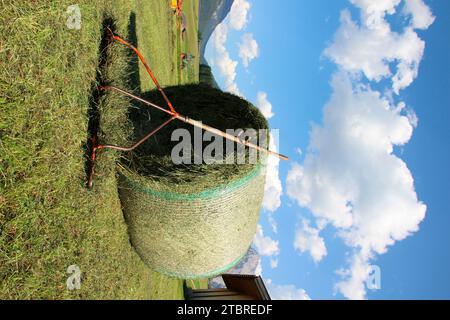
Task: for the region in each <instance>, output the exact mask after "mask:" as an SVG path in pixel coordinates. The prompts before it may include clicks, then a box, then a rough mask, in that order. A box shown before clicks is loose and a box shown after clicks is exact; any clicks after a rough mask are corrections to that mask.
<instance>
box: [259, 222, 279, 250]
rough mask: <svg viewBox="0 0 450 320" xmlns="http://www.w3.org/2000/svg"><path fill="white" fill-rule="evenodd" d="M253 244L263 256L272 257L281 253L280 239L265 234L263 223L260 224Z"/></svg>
mask: <svg viewBox="0 0 450 320" xmlns="http://www.w3.org/2000/svg"><path fill="white" fill-rule="evenodd" d="M253 244H254V245H255V248H256V250H257V251H258V253H259V254H260V255H261V256H266V257H272V256H277V255H278V254H279V253H280V247H279V243H278V241H275V240H273V239H272V238H270V237H269V236H265V235H264V230H263V228H262V226H261V225H258V228H257V230H256V235H255V238H254V239H253Z"/></svg>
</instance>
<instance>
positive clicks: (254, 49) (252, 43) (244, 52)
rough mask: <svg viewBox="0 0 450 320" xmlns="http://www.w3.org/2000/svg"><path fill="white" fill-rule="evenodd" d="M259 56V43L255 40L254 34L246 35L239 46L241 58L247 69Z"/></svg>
mask: <svg viewBox="0 0 450 320" xmlns="http://www.w3.org/2000/svg"><path fill="white" fill-rule="evenodd" d="M258 55H259V46H258V42H256V40H255V39H254V38H253V34H251V33H245V34H244V35H243V36H242V38H241V43H240V44H239V57H240V58H241V59H242V64H243V65H244V67H245V68H248V65H249V64H250V62H251V61H252V60H253V59H256V58H257V57H258Z"/></svg>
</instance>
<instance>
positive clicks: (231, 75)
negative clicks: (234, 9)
mask: <svg viewBox="0 0 450 320" xmlns="http://www.w3.org/2000/svg"><path fill="white" fill-rule="evenodd" d="M227 38H228V26H227V25H226V24H225V23H221V24H219V25H218V26H217V27H216V29H215V30H214V33H213V35H212V40H213V44H214V49H215V57H214V65H215V66H216V67H217V68H218V69H219V72H220V75H221V76H222V77H223V78H224V82H225V91H229V92H232V93H234V94H237V95H241V93H240V91H239V88H238V86H237V83H236V68H237V65H238V62H237V61H235V60H233V59H231V57H230V53H229V52H228V50H227V48H226V46H225V44H226V42H227Z"/></svg>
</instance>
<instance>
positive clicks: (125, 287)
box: [0, 0, 207, 299]
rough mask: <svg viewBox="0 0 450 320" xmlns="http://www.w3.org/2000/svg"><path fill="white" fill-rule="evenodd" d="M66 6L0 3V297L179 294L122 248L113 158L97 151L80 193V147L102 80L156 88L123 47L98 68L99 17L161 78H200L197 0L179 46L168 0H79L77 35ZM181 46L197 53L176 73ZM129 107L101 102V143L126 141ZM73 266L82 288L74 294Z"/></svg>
mask: <svg viewBox="0 0 450 320" xmlns="http://www.w3.org/2000/svg"><path fill="white" fill-rule="evenodd" d="M72 3H73V2H70V1H63V0H57V1H51V2H50V1H46V0H36V1H13V0H10V1H2V6H1V8H0V299H19V298H20V299H30V298H34V299H181V298H182V285H183V282H182V281H181V280H175V279H168V278H166V277H164V276H162V275H159V274H157V273H154V272H152V271H150V270H149V269H148V268H147V267H146V266H145V265H144V264H143V263H142V262H141V260H140V259H139V257H138V256H137V254H136V253H135V252H134V250H133V248H132V247H131V245H130V242H129V238H128V234H127V229H126V225H125V223H124V219H123V214H122V210H121V206H120V201H119V198H118V194H117V185H116V179H115V165H116V161H117V159H118V157H119V156H120V154H119V153H115V152H111V151H107V152H104V153H101V154H100V155H99V158H98V161H97V168H96V176H95V181H94V188H93V190H91V191H88V190H86V188H85V187H84V184H85V180H86V174H85V145H86V141H87V137H88V122H89V110H90V108H91V107H92V96H93V95H92V93H93V92H94V91H95V88H96V86H97V84H98V83H97V82H98V78H99V75H100V77H101V78H102V79H104V80H106V81H108V82H110V83H113V84H115V85H117V86H119V87H124V88H127V87H128V88H129V89H134V90H138V89H139V88H140V90H142V91H146V90H149V89H151V88H153V86H152V84H151V83H150V78H149V77H148V75H147V74H146V73H145V72H144V69H142V67H139V74H137V73H136V69H137V66H136V61H135V58H131V57H130V53H129V51H128V50H127V49H126V48H125V47H123V46H121V45H119V44H112V45H110V46H109V47H108V50H107V51H106V52H104V56H105V57H106V58H107V60H106V62H105V64H104V68H102V70H100V71H101V72H97V69H98V66H99V57H100V52H99V47H100V42H101V38H102V34H103V27H102V26H103V24H104V23H105V21H108V23H109V24H111V23H112V24H113V25H114V27H115V31H116V33H118V34H119V35H121V36H123V37H124V38H134V40H135V41H136V42H137V46H138V48H139V49H140V51H141V52H142V53H143V54H144V56H145V57H146V58H147V61H148V63H149V64H150V66H151V67H152V68H153V69H154V71H155V74H156V76H157V78H158V80H159V81H160V83H161V84H162V85H173V84H181V83H189V82H197V81H198V73H199V71H198V45H197V25H196V21H197V19H198V17H197V14H198V0H185V5H184V11H185V13H186V15H187V18H188V37H187V41H186V42H180V40H179V38H178V37H179V32H178V30H177V27H176V19H175V17H174V16H173V13H172V12H171V10H170V8H169V0H167V1H163V0H147V1H144V0H134V1H125V0H124V1H119V0H115V1H106V0H104V1H90V0H89V1H88V0H78V1H77V3H78V4H79V6H80V9H81V14H82V29H81V30H71V29H68V28H67V27H66V24H65V23H66V19H67V16H66V9H67V7H68V5H71V4H72ZM180 51H189V52H191V53H192V54H193V55H194V56H195V57H196V61H195V63H193V65H192V67H190V68H189V69H187V70H183V71H182V72H181V71H180V70H179V54H180ZM129 105H130V104H129V101H127V100H126V99H124V98H122V97H119V96H117V95H116V94H110V93H108V94H106V95H105V96H103V97H102V98H101V100H100V103H99V106H98V108H99V112H100V115H101V118H100V132H99V138H100V140H101V141H102V142H108V143H116V144H121V145H123V144H126V143H127V136H128V133H129V132H130V125H129V123H128V121H127V118H126V109H127V106H129ZM73 264H75V265H77V266H79V268H80V269H81V272H82V284H81V289H80V290H73V291H70V290H67V288H66V279H67V277H68V276H69V275H68V274H67V273H66V270H67V268H68V266H70V265H73ZM206 284H207V282H206V281H205V280H203V281H195V282H191V281H189V282H188V285H190V286H192V287H195V288H201V287H205V285H206Z"/></svg>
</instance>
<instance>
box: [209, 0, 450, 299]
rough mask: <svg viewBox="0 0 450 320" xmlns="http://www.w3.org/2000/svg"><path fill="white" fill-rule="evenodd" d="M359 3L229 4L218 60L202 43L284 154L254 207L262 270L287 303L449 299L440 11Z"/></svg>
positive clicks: (226, 83) (410, 3)
mask: <svg viewBox="0 0 450 320" xmlns="http://www.w3.org/2000/svg"><path fill="white" fill-rule="evenodd" d="M367 3H368V2H367V1H364V0H353V1H347V0H336V1H328V0H318V1H306V0H305V1H294V0H292V1H284V2H283V3H282V4H281V3H280V2H279V1H247V0H236V1H235V4H234V5H233V9H232V12H231V14H230V16H229V17H228V18H227V19H226V20H225V22H224V23H223V24H224V26H225V28H223V29H221V30H219V31H220V32H222V40H226V41H224V47H225V49H226V55H225V56H224V51H223V48H222V50H221V49H220V48H218V46H217V43H218V41H216V40H217V39H218V38H217V39H216V38H215V37H216V36H217V35H213V38H212V40H211V41H210V43H209V44H208V48H207V53H206V57H207V59H208V61H209V62H210V63H211V64H212V68H213V72H214V74H215V76H216V79H217V80H218V82H219V84H220V85H221V86H222V88H224V89H227V90H231V91H233V90H238V91H239V93H240V94H241V95H243V96H245V97H246V98H247V99H248V100H250V101H252V102H254V103H255V104H256V105H258V106H260V107H261V108H262V109H264V110H267V108H269V109H270V107H271V108H272V109H271V111H272V113H273V116H272V117H270V120H269V122H270V125H271V127H272V128H277V129H279V130H280V131H279V132H280V139H279V151H280V152H281V153H283V154H286V155H288V156H290V158H291V160H290V161H289V162H284V161H283V162H281V163H280V164H279V168H278V169H279V170H278V176H279V182H281V188H282V194H281V196H280V197H279V200H281V201H280V202H279V205H278V204H277V201H269V202H268V203H269V206H268V208H269V209H267V208H266V209H265V210H263V212H262V213H261V222H260V224H261V227H262V229H261V230H260V231H262V232H263V234H259V235H258V236H259V237H260V238H259V242H258V243H257V247H259V248H258V249H260V252H261V253H262V256H263V258H262V275H263V277H264V278H265V279H270V280H269V282H270V286H271V287H272V288H273V291H274V292H277V293H278V292H283V293H284V294H286V293H287V292H289V293H290V295H288V297H291V298H302V297H306V296H309V297H310V298H312V299H343V298H354V299H355V298H356V299H359V298H368V299H385V298H386V299H431V298H434V299H436V298H437V299H439V298H447V299H448V298H450V275H449V273H448V270H450V250H449V249H448V246H449V245H450V234H449V233H448V232H447V228H448V226H449V225H450V215H449V213H450V205H449V200H448V199H450V185H449V184H450V169H449V166H448V163H450V159H449V158H450V150H449V148H448V138H449V133H450V132H449V129H448V125H447V123H448V121H449V120H450V114H449V112H450V111H449V105H450V93H449V90H448V84H449V83H450V79H449V77H450V74H449V72H448V62H449V61H448V55H449V52H450V43H449V41H448V39H447V38H446V37H447V36H446V35H447V34H448V30H450V19H449V18H450V17H449V15H450V3H449V2H448V1H445V0H440V1H437V0H434V1H432V0H428V1H424V2H422V1H421V0H407V1H401V2H400V0H385V1H379V2H377V3H384V5H385V7H382V6H383V4H381V6H379V7H377V8H374V7H373V6H372V7H370V6H368V5H367ZM426 6H428V7H429V11H427V10H426ZM343 10H346V11H345V12H347V13H348V14H347V16H345V14H344V18H343V19H341V13H342V12H343ZM394 11H395V12H394ZM362 13H366V14H362ZM345 17H347V19H346V18H345ZM352 28H354V29H352ZM386 28H387V29H386ZM349 31H351V32H349ZM346 32H347V33H346ZM216 33H217V30H216ZM246 34H247V35H246ZM345 34H349V35H350V36H349V37H348V39H347V38H345V36H344V37H340V36H339V35H341V36H342V35H345ZM223 35H225V38H224V37H223ZM244 35H246V36H245V37H244V38H243V36H244ZM358 37H359V38H358ZM371 37H372V38H371ZM243 39H244V40H245V39H246V40H249V41H247V42H246V41H244V40H243ZM367 39H368V40H367ZM373 39H375V42H377V43H378V47H371V46H372V45H373V42H374V41H372V42H371V41H370V40H373ZM366 40H367V42H366ZM242 43H244V44H245V43H247V46H245V45H241V44H242ZM423 45H424V47H422V46H423ZM256 47H257V50H256ZM327 48H328V49H327ZM243 52H244V53H243ZM224 57H225V58H224ZM243 57H244V58H243ZM245 57H246V59H248V65H247V66H245V64H246V63H245ZM228 60H229V61H228ZM224 61H228V62H229V63H228V64H226V65H225V64H222V65H221V64H220V63H221V62H222V63H223V62H224ZM386 61H387V62H386ZM402 63H403V64H402ZM416 66H420V67H419V68H418V69H415V68H416ZM386 68H387V69H386ZM402 68H403V69H402ZM398 70H402V71H401V72H398ZM333 79H334V80H333ZM230 83H232V85H230ZM396 91H397V92H396ZM258 93H260V94H259V95H258ZM261 93H265V95H261ZM258 97H259V99H258ZM326 105H327V110H328V111H327V114H328V118H327V119H328V120H327V121H324V107H325V106H326ZM384 105H386V106H387V107H386V108H387V110H384V107H383V106H384ZM397 107H399V108H400V109H401V110H400V109H398V110H397ZM350 118H351V121H353V122H349V121H350V120H349V119H350ZM416 118H417V119H418V121H417V123H416V121H415V120H416ZM349 123H351V126H349ZM313 124H317V125H318V126H319V130H318V132H317V133H316V135H315V139H313V140H311V139H312V136H311V128H312V125H313ZM346 130H348V131H349V132H345V131H346ZM355 130H356V131H355ZM342 132H343V133H342ZM355 132H356V133H355ZM312 141H313V148H309V146H310V145H311V142H312ZM390 147H392V148H393V150H392V152H391V151H389V150H386V148H387V149H389V148H390ZM298 150H301V152H298ZM371 159H377V160H374V161H373V163H372V161H371ZM366 163H367V167H366ZM403 164H406V167H407V169H405V168H406V167H404V166H403ZM275 169H276V166H275ZM340 172H342V177H341V176H339V173H340ZM289 177H290V178H289ZM341 178H342V179H341ZM410 178H411V179H413V184H412V185H411V183H409V181H410ZM289 181H290V182H289ZM305 181H306V182H307V183H305ZM317 181H321V182H320V183H319V182H317ZM322 182H324V183H322ZM274 186H275V190H278V189H277V181H275V182H274ZM384 189H385V190H384ZM278 191H279V190H278ZM276 194H277V192H275V195H276ZM272 196H273V194H272ZM416 197H417V198H416ZM275 200H276V199H275ZM340 205H342V206H340ZM425 206H426V215H425V217H424V218H423V213H424V212H425ZM375 207H376V208H379V210H380V211H377V209H374V208H375ZM349 208H350V209H349ZM272 211H273V212H272ZM349 219H350V220H349ZM273 220H274V221H275V222H276V225H277V230H276V232H274V231H275V230H273V228H272V226H273V223H272V221H273ZM296 239H297V240H298V241H297V247H296V246H294V242H295V240H296ZM271 261H272V265H271ZM275 262H277V263H275ZM370 265H377V266H379V268H380V270H381V288H380V289H378V290H369V289H367V287H366V286H365V282H364V281H365V279H366V278H367V267H368V266H370ZM338 270H341V271H344V275H343V273H342V272H337V271H338ZM361 270H363V271H361ZM345 271H346V272H347V273H345ZM348 272H350V273H348ZM345 274H347V275H345ZM277 289H278V290H277Z"/></svg>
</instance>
